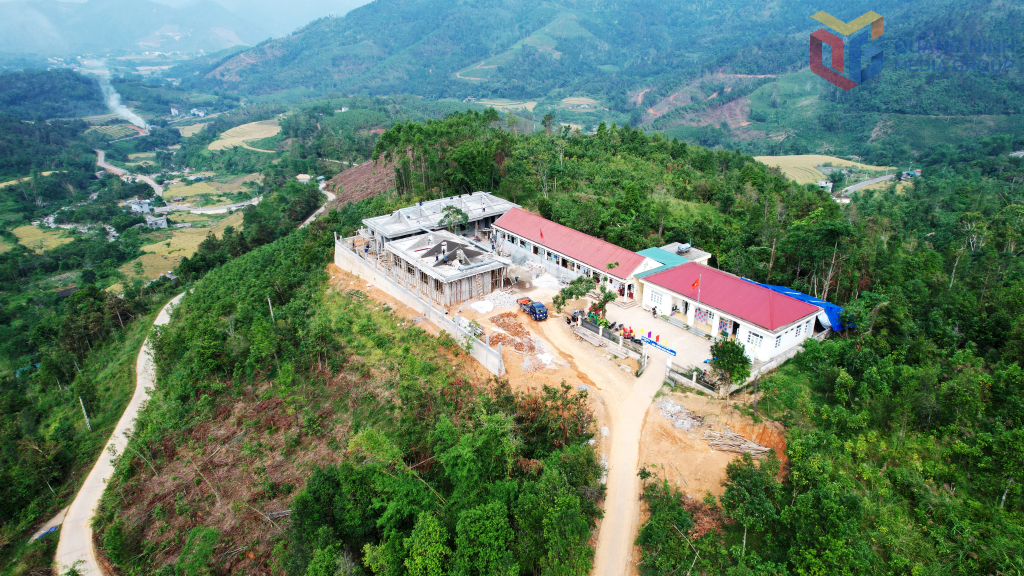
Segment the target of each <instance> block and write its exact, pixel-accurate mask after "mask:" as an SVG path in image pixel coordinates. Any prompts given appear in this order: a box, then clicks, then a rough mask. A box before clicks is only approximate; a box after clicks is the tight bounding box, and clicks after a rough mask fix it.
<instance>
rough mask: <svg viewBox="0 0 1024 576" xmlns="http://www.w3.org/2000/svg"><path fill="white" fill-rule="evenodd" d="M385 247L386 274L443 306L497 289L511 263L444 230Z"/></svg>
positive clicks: (390, 243) (426, 298) (408, 288)
mask: <svg viewBox="0 0 1024 576" xmlns="http://www.w3.org/2000/svg"><path fill="white" fill-rule="evenodd" d="M384 250H385V251H384V252H383V253H382V255H383V256H384V258H383V260H384V267H385V268H386V269H387V271H388V276H390V277H391V278H392V279H393V280H395V281H396V282H398V283H399V284H400V285H402V286H403V287H404V288H405V289H406V290H408V291H410V292H412V293H414V294H416V295H417V296H419V298H420V299H422V300H425V301H427V302H432V303H435V304H437V305H439V306H445V307H447V306H451V305H453V304H458V303H460V302H465V301H467V300H472V299H473V298H477V297H480V296H483V295H485V294H490V293H491V292H492V291H494V290H497V289H499V288H500V287H501V285H502V283H503V282H504V281H505V273H506V270H507V268H508V266H509V265H510V264H511V263H512V262H511V261H510V260H508V259H507V258H503V257H501V256H498V255H497V254H495V253H494V252H492V251H491V250H490V249H489V248H486V247H484V246H482V245H480V244H477V243H475V242H473V241H471V240H467V239H466V238H463V237H461V236H456V235H454V234H450V233H448V232H444V231H439V232H430V233H426V234H420V235H418V236H412V237H408V238H402V239H400V240H394V241H391V242H388V243H387V244H385V245H384Z"/></svg>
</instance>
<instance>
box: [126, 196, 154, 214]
mask: <svg viewBox="0 0 1024 576" xmlns="http://www.w3.org/2000/svg"><path fill="white" fill-rule="evenodd" d="M125 204H126V205H127V206H128V208H130V209H131V211H132V213H133V214H149V213H151V212H152V211H153V207H152V206H151V205H150V203H149V200H143V199H141V198H133V199H131V200H125Z"/></svg>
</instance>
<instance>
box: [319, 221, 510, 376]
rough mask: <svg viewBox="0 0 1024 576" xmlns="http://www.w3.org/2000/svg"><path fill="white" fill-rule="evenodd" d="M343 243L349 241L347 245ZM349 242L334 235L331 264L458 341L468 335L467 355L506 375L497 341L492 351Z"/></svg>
mask: <svg viewBox="0 0 1024 576" xmlns="http://www.w3.org/2000/svg"><path fill="white" fill-rule="evenodd" d="M346 242H349V244H348V245H346ZM350 243H351V239H348V238H346V239H343V238H339V237H337V236H335V238H334V263H335V264H336V265H337V266H338V268H341V269H342V270H347V271H348V272H351V273H352V274H354V275H356V276H358V277H360V278H363V279H366V280H368V281H369V282H370V283H371V284H373V285H374V286H376V287H378V288H380V289H382V290H385V291H386V292H387V293H388V294H389V295H391V297H393V298H395V299H396V300H398V301H399V302H401V303H403V304H405V305H406V306H408V307H410V308H412V309H413V310H416V311H417V312H420V313H421V314H422V315H423V316H424V317H425V318H426V319H427V320H429V321H430V322H433V323H434V325H435V326H437V327H439V328H440V329H442V330H444V331H445V332H448V333H449V334H451V335H452V337H454V338H455V339H456V340H458V341H459V342H460V343H461V342H465V339H466V338H468V339H469V341H470V343H472V345H473V348H472V351H471V352H470V356H472V357H473V358H475V359H476V360H477V362H480V364H482V365H483V366H484V368H487V369H488V370H489V371H490V372H491V374H495V375H497V376H504V375H505V362H504V361H503V359H502V357H501V345H500V344H499V345H498V349H497V350H495V349H493V348H491V347H490V346H488V345H487V343H486V342H482V341H480V340H479V339H477V338H476V337H474V336H473V335H472V334H470V333H469V332H467V331H465V330H463V329H462V328H461V327H459V326H458V325H457V324H456V321H455V320H452V319H449V318H448V316H447V315H445V313H444V312H441V311H439V310H437V309H435V308H434V307H432V306H431V305H430V304H428V303H427V302H424V301H423V300H420V299H419V297H417V296H416V295H415V294H413V293H412V292H409V291H408V290H406V289H405V288H403V287H402V286H400V285H398V283H396V282H395V281H394V280H392V279H391V278H388V277H387V276H386V275H385V273H384V271H382V270H378V269H377V268H376V266H375V261H374V260H365V259H363V257H362V255H357V254H356V253H355V252H353V251H352V249H351V247H350V246H351V244H350Z"/></svg>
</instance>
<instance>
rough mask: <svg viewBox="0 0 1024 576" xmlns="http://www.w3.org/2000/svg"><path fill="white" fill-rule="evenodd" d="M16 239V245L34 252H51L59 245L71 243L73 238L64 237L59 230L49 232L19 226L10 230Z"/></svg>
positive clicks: (34, 227) (43, 229) (42, 229)
mask: <svg viewBox="0 0 1024 576" xmlns="http://www.w3.org/2000/svg"><path fill="white" fill-rule="evenodd" d="M11 232H13V233H14V235H15V236H17V237H18V243H19V244H21V245H22V246H24V247H26V248H28V249H30V250H33V251H35V252H40V253H41V252H44V251H46V250H52V249H54V248H56V247H57V246H60V245H61V244H67V243H69V242H71V241H73V240H74V239H73V238H70V237H68V236H64V234H63V231H61V230H50V229H48V228H40V227H38V226H19V227H17V228H15V229H14V230H11Z"/></svg>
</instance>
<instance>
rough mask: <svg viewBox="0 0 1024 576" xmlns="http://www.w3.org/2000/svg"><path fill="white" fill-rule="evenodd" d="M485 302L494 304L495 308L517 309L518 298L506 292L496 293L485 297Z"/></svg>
mask: <svg viewBox="0 0 1024 576" xmlns="http://www.w3.org/2000/svg"><path fill="white" fill-rule="evenodd" d="M484 300H486V301H488V302H490V303H491V304H494V307H495V308H516V307H517V306H518V304H516V297H515V296H513V295H511V294H507V293H505V292H499V291H494V292H491V293H490V294H488V295H487V296H484Z"/></svg>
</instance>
